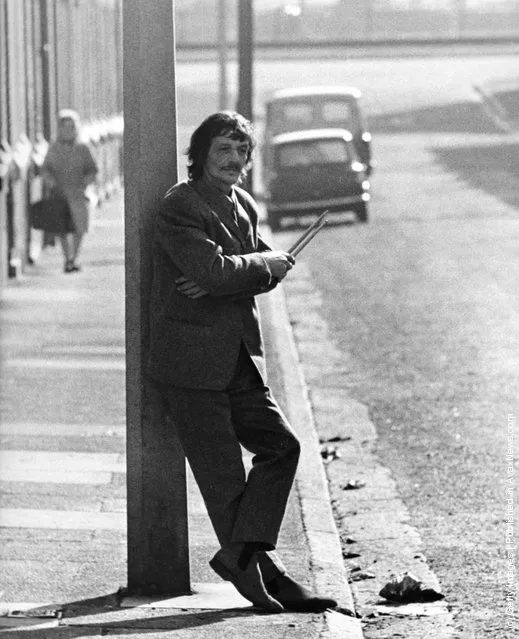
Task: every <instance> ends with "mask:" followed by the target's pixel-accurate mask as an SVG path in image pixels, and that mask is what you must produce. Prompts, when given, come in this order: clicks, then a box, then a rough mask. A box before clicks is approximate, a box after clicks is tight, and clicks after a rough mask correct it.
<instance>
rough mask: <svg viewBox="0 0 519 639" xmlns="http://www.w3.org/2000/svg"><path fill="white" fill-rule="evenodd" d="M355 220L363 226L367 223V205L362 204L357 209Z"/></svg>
mask: <svg viewBox="0 0 519 639" xmlns="http://www.w3.org/2000/svg"><path fill="white" fill-rule="evenodd" d="M357 220H358V221H359V222H362V223H363V224H365V223H366V222H367V221H368V205H367V204H366V202H363V203H362V204H360V205H359V207H358V208H357Z"/></svg>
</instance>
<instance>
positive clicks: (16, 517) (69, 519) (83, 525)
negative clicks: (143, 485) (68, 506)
mask: <svg viewBox="0 0 519 639" xmlns="http://www.w3.org/2000/svg"><path fill="white" fill-rule="evenodd" d="M0 528H45V529H53V530H120V531H126V514H125V513H104V512H95V511H84V512H83V511H75V510H44V509H41V510H40V509H37V510H36V509H29V508H1V509H0Z"/></svg>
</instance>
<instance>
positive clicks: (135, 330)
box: [123, 0, 190, 595]
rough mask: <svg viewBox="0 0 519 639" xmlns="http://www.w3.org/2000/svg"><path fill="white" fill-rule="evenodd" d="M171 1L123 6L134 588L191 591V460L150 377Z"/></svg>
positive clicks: (172, 115)
mask: <svg viewBox="0 0 519 639" xmlns="http://www.w3.org/2000/svg"><path fill="white" fill-rule="evenodd" d="M174 34H175V31H174V1H173V0H153V2H150V1H149V0H124V2H123V83H124V86H123V98H124V118H125V132H124V177H125V223H126V230H125V235H126V357H127V359H126V362H127V381H126V391H127V400H126V401H127V431H128V444H127V454H128V480H127V481H128V588H129V590H130V592H131V593H135V594H137V593H139V594H157V595H164V594H181V593H188V592H189V590H190V577H189V553H188V530H187V495H186V476H185V469H186V466H185V460H184V455H183V452H182V449H181V447H180V444H179V442H178V440H177V438H176V436H175V431H174V429H173V428H172V425H171V424H170V423H168V421H167V419H166V415H165V411H164V408H163V406H162V402H161V396H160V393H159V392H158V390H157V388H156V387H155V386H154V384H153V383H152V382H151V380H150V379H148V377H147V376H146V353H147V344H148V303H149V290H150V282H151V242H150V238H151V232H152V228H153V218H154V212H155V211H156V210H157V207H158V204H159V202H160V200H161V198H162V197H163V195H164V193H165V192H166V190H167V188H168V187H169V186H171V184H173V183H174V182H176V181H177V123H176V93H175V35H174Z"/></svg>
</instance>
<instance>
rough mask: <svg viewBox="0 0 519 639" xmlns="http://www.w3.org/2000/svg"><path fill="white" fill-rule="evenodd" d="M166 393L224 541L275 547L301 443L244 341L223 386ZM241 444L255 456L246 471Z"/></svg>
mask: <svg viewBox="0 0 519 639" xmlns="http://www.w3.org/2000/svg"><path fill="white" fill-rule="evenodd" d="M166 396H167V400H168V404H169V408H170V411H171V417H172V421H173V423H174V425H175V426H176V428H177V431H178V434H179V438H180V441H181V443H182V446H183V448H184V453H185V455H186V457H187V459H188V461H189V464H190V466H191V470H192V471H193V474H194V476H195V479H196V481H197V484H198V486H199V488H200V492H201V493H202V497H203V499H204V501H205V504H206V507H207V511H208V514H209V517H210V518H211V522H212V524H213V527H214V530H215V532H216V535H217V537H218V540H219V542H220V544H221V545H222V547H224V546H228V545H229V544H230V543H234V542H259V543H260V544H262V545H264V547H265V548H266V549H274V548H275V547H276V544H277V541H278V535H279V531H280V528H281V523H282V520H283V516H284V513H285V508H286V505H287V501H288V496H289V493H290V489H291V487H292V484H293V481H294V477H295V473H296V468H297V463H298V459H299V453H300V444H299V441H298V439H297V437H296V435H295V434H294V433H293V431H292V429H291V428H290V425H289V424H288V422H287V420H286V419H285V417H284V415H283V413H282V411H281V409H280V408H279V406H278V405H277V403H276V401H275V400H274V398H273V397H272V395H271V392H270V390H269V388H268V387H267V386H265V385H264V384H263V381H262V379H261V376H260V375H259V373H258V370H257V369H256V367H255V365H254V363H253V362H252V359H251V357H250V355H249V353H248V352H247V349H246V348H245V346H244V345H243V344H242V347H241V351H240V356H239V358H238V363H237V366H236V371H235V374H234V376H233V378H232V380H231V382H230V383H229V385H228V387H227V388H226V389H225V390H223V391H213V390H198V389H195V390H193V389H187V388H180V387H169V388H168V389H166ZM240 444H241V445H242V446H243V447H244V448H245V449H246V450H248V451H250V452H251V453H253V455H254V457H253V460H252V468H251V470H250V472H249V474H248V476H246V472H245V468H244V465H243V461H242V451H241V448H240ZM273 554H274V553H273Z"/></svg>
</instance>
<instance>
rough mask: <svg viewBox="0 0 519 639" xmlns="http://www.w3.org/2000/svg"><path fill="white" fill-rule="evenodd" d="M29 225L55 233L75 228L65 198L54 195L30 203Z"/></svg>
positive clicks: (71, 230) (63, 232)
mask: <svg viewBox="0 0 519 639" xmlns="http://www.w3.org/2000/svg"><path fill="white" fill-rule="evenodd" d="M31 226H32V228H33V229H38V230H41V231H46V232H47V233H54V234H55V235H63V234H65V233H73V232H74V231H75V230H76V229H75V227H74V222H73V221H72V216H71V214H70V207H69V205H68V202H67V200H65V199H64V198H61V197H55V196H53V197H50V198H48V199H45V200H39V201H38V202H34V204H32V205H31Z"/></svg>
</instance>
